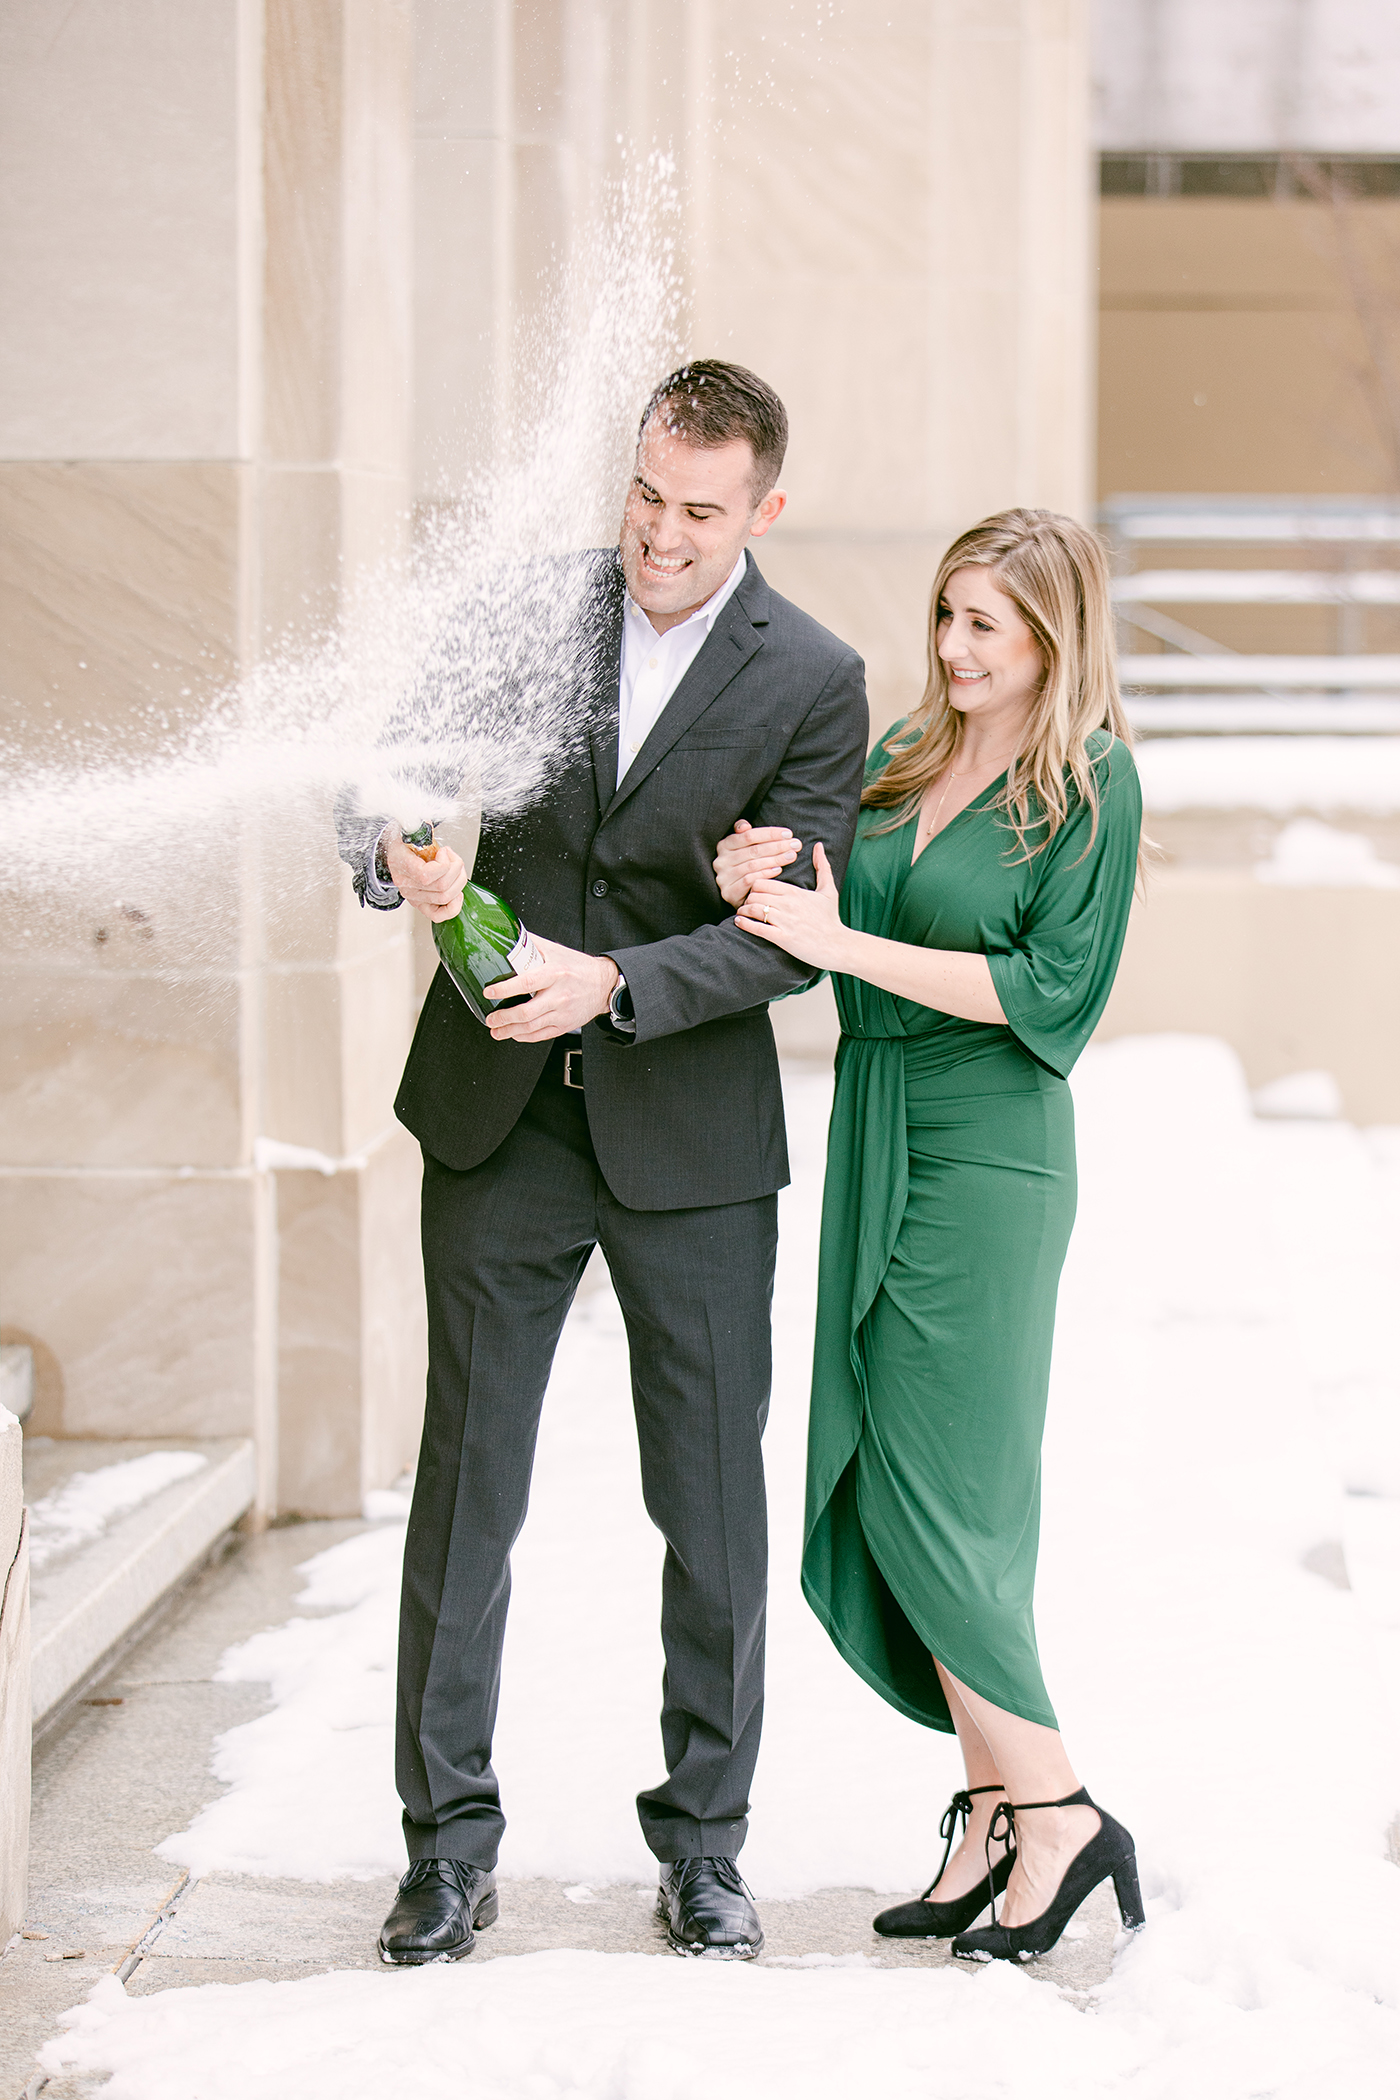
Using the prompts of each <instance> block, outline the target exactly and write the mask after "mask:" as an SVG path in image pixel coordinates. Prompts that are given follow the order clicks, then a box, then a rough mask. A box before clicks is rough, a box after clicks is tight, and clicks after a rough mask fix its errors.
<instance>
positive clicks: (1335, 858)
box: [1254, 817, 1400, 890]
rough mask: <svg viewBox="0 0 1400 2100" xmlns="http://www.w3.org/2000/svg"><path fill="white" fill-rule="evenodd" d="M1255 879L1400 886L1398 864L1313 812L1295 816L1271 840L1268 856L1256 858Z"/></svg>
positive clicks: (1307, 885)
mask: <svg viewBox="0 0 1400 2100" xmlns="http://www.w3.org/2000/svg"><path fill="white" fill-rule="evenodd" d="M1254 873H1255V875H1256V877H1257V878H1258V880H1259V881H1260V882H1274V883H1282V884H1284V885H1285V886H1287V887H1289V888H1293V889H1328V890H1336V889H1352V890H1355V889H1362V890H1400V868H1397V867H1396V865H1395V863H1394V862H1393V861H1388V860H1382V859H1381V857H1380V855H1379V854H1378V853H1377V851H1376V849H1375V847H1374V845H1373V844H1372V843H1371V841H1370V839H1368V838H1366V837H1365V836H1364V835H1363V834H1362V833H1361V832H1359V831H1338V830H1337V828H1336V827H1335V825H1332V824H1320V823H1319V822H1318V820H1317V818H1316V817H1295V818H1294V819H1293V822H1292V823H1291V824H1285V825H1284V827H1283V830H1282V831H1281V832H1280V833H1279V835H1278V837H1277V838H1276V839H1275V840H1274V845H1273V851H1272V853H1271V854H1270V856H1269V858H1268V859H1267V860H1261V861H1259V862H1257V863H1256V865H1255V869H1254Z"/></svg>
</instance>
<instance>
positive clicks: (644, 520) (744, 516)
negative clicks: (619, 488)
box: [620, 415, 787, 634]
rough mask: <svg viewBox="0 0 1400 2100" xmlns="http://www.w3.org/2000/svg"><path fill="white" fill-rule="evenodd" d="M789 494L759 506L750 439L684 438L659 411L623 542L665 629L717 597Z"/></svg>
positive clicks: (634, 575)
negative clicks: (706, 441)
mask: <svg viewBox="0 0 1400 2100" xmlns="http://www.w3.org/2000/svg"><path fill="white" fill-rule="evenodd" d="M786 501H787V498H786V496H785V495H784V494H783V492H782V490H781V489H773V490H772V491H770V493H769V494H768V495H767V496H765V497H764V499H763V501H762V502H761V503H760V504H758V505H755V503H754V499H753V451H752V448H751V447H750V445H749V443H748V440H747V439H746V438H735V439H734V440H733V441H732V442H731V443H730V444H727V445H715V446H707V447H704V448H701V447H700V446H698V445H687V444H684V443H683V442H682V441H681V440H680V439H679V438H675V437H672V436H671V435H670V433H669V432H668V431H667V430H666V429H665V427H664V425H663V422H662V417H661V415H655V416H653V417H652V419H651V421H650V422H649V423H648V424H647V426H646V429H645V430H644V431H643V432H642V439H641V443H640V444H639V446H638V447H637V464H636V467H635V469H634V471H633V475H632V482H631V486H630V487H629V489H628V491H627V501H626V504H625V505H624V507H623V512H622V534H621V540H620V547H621V553H622V570H623V574H624V576H625V577H626V578H627V588H628V590H629V591H630V592H631V593H632V596H633V598H634V599H635V600H636V602H637V604H638V605H640V606H641V608H642V610H643V611H644V612H645V613H647V614H648V615H649V616H650V619H651V623H652V626H653V627H655V628H656V630H657V632H658V633H659V634H664V633H665V632H666V629H667V628H668V627H674V626H676V625H677V624H678V623H679V622H680V621H681V620H684V619H686V618H687V617H688V616H689V614H691V613H693V612H694V611H695V609H696V607H697V606H700V605H703V604H704V603H705V600H706V599H707V598H712V597H713V596H714V594H715V592H716V591H717V590H718V589H719V587H720V585H721V584H722V583H723V582H724V579H725V578H726V576H728V574H729V572H730V570H731V569H732V568H733V566H734V564H735V562H736V561H737V560H738V559H739V552H740V549H741V548H742V547H743V546H744V544H745V542H746V541H748V540H749V539H751V538H753V539H757V538H761V537H762V535H763V534H764V533H765V532H767V530H768V528H769V526H770V525H771V524H772V523H773V520H774V519H775V518H776V517H777V516H778V514H779V512H780V511H781V510H782V508H783V505H784V504H785V503H786Z"/></svg>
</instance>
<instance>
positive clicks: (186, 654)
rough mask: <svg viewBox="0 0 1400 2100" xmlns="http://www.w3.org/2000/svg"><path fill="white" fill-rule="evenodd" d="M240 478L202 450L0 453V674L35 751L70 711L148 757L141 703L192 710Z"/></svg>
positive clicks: (232, 606)
mask: <svg viewBox="0 0 1400 2100" xmlns="http://www.w3.org/2000/svg"><path fill="white" fill-rule="evenodd" d="M163 383H164V382H163ZM243 493H244V483H243V470H242V469H241V468H240V467H238V466H236V465H233V464H228V463H223V462H220V461H214V460H208V459H192V460H171V461H168V462H152V461H126V462H116V461H101V460H36V461H15V460H10V461H7V462H5V463H3V464H0V547H3V552H4V561H3V563H2V564H0V575H2V576H3V581H0V635H3V643H0V650H2V651H3V653H0V676H3V684H4V690H5V694H6V698H7V700H8V701H10V702H11V703H12V704H13V705H14V706H15V707H16V708H17V709H22V710H23V711H24V713H25V715H26V716H27V717H28V728H29V733H30V735H31V737H32V739H33V748H34V750H35V752H36V753H37V754H40V755H42V756H43V757H45V758H48V759H54V758H58V757H60V756H61V751H60V750H55V748H54V744H55V733H56V731H57V730H59V729H61V728H62V727H64V726H66V728H67V729H68V730H69V731H72V732H75V733H78V734H79V735H81V734H82V733H83V731H84V728H85V726H86V728H87V729H88V730H89V731H91V730H96V731H97V732H99V733H100V734H101V735H102V737H103V739H104V742H105V743H106V744H107V745H108V746H109V748H114V749H116V750H118V751H120V750H121V749H122V748H123V745H125V748H126V749H128V750H134V751H135V752H137V753H138V755H139V756H140V757H142V758H143V759H149V758H150V757H151V756H152V755H155V756H160V755H161V738H160V736H159V735H156V736H155V737H153V736H152V720H153V716H154V718H155V720H156V721H157V722H160V721H161V720H162V719H168V720H169V721H170V722H171V723H173V724H174V725H175V732H176V733H175V735H174V739H173V741H174V742H175V743H178V728H179V725H180V723H181V722H182V721H183V722H185V723H186V724H193V723H195V722H196V721H197V720H198V719H199V718H200V714H201V712H202V709H203V708H204V706H205V705H206V703H207V700H208V698H209V696H210V694H211V693H213V692H216V691H218V690H220V689H221V688H222V687H223V686H224V685H225V684H226V683H227V681H228V680H229V679H230V678H231V677H232V676H233V674H234V672H235V669H236V664H237V652H238V646H239V619H240V608H239V587H240V585H239V534H240V529H241V523H242V517H241V511H242V502H243ZM25 727H26V725H25V724H24V723H16V724H15V725H14V727H13V729H12V732H11V733H12V734H15V735H17V736H19V737H21V738H22V737H23V735H24V733H25ZM153 747H154V750H153ZM99 816H100V811H98V810H95V809H91V808H90V809H88V810H87V811H85V821H86V822H88V823H92V822H95V821H97V820H98V817H99Z"/></svg>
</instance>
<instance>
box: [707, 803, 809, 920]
mask: <svg viewBox="0 0 1400 2100" xmlns="http://www.w3.org/2000/svg"><path fill="white" fill-rule="evenodd" d="M801 851H802V841H801V839H795V838H794V837H793V835H792V833H791V832H790V831H789V830H788V829H787V828H786V826H784V825H782V824H770V825H767V826H766V827H765V828H763V829H761V830H759V831H755V830H754V828H753V826H752V824H750V823H749V821H748V819H747V818H746V817H740V819H739V821H738V823H737V824H736V825H735V826H734V829H733V830H732V831H731V832H730V834H729V836H728V838H727V839H721V840H720V842H719V844H718V845H717V846H716V848H715V857H714V862H713V866H714V871H715V882H716V884H717V885H718V888H719V893H720V895H721V897H723V899H724V901H725V903H726V904H728V905H732V906H733V908H734V910H735V911H737V910H738V908H739V906H740V905H741V904H742V903H743V901H744V899H745V897H747V896H748V894H749V891H750V890H751V889H752V887H753V885H754V883H755V882H759V881H762V880H764V879H766V878H771V877H772V876H774V875H776V874H777V873H778V872H779V870H780V869H782V868H786V867H788V866H789V865H790V864H791V863H792V862H793V861H795V860H796V858H797V856H798V854H799V853H800V852H801Z"/></svg>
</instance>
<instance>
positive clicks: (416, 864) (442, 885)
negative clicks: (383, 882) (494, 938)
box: [379, 830, 467, 919]
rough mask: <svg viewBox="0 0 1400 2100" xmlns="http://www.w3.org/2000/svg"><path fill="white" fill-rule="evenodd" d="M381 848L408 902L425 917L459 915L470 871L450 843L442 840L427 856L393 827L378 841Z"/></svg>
mask: <svg viewBox="0 0 1400 2100" xmlns="http://www.w3.org/2000/svg"><path fill="white" fill-rule="evenodd" d="M379 850H380V851H381V852H382V853H383V855H384V864H385V866H386V867H387V868H388V870H389V873H390V875H392V877H393V879H394V884H395V887H396V888H397V890H398V892H399V895H400V896H401V897H402V898H403V900H404V903H405V904H411V905H412V906H413V909H414V910H415V911H421V912H422V914H423V916H424V918H425V919H455V918H456V916H457V914H458V912H459V911H460V910H461V909H462V891H463V890H464V889H465V887H466V882H467V871H466V867H465V866H464V864H463V862H462V860H461V859H460V857H459V856H458V855H457V854H455V853H454V852H453V851H452V848H451V847H450V846H444V845H442V844H441V843H439V844H438V846H437V849H436V851H435V852H434V854H433V857H432V859H431V860H424V858H423V856H422V854H421V853H415V852H414V850H413V848H412V846H406V845H405V844H404V842H403V840H402V838H400V836H399V834H398V833H397V832H396V831H393V830H390V831H386V832H385V833H384V836H383V837H382V838H381V840H380V841H379Z"/></svg>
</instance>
